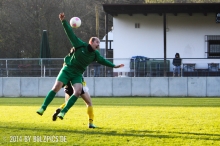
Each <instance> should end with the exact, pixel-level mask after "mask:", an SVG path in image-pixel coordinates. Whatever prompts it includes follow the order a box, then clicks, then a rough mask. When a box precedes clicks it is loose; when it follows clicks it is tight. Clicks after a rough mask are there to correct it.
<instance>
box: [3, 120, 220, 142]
mask: <svg viewBox="0 0 220 146" xmlns="http://www.w3.org/2000/svg"><path fill="white" fill-rule="evenodd" d="M2 125H7V126H2ZM28 126H29V127H24V126H22V125H21V124H17V125H16V127H11V126H9V125H8V123H4V122H0V131H6V130H7V131H16V135H17V132H18V131H19V132H22V133H24V135H25V133H30V132H28V131H33V134H34V133H42V132H45V133H47V134H48V135H54V134H55V133H60V134H63V133H65V135H69V136H70V135H72V134H79V135H103V136H123V137H149V138H160V139H161V138H171V139H173V138H181V139H195V140H212V141H219V140H220V134H210V133H199V132H174V131H151V130H124V131H123V132H121V131H120V132H118V131H115V130H111V129H110V128H108V129H105V128H95V129H89V128H88V129H80V130H76V129H65V128H63V129H62V128H61V129H54V127H47V128H41V127H40V125H38V126H36V125H35V126H33V125H28ZM70 128H71V127H70ZM51 133H52V134H51ZM13 134H14V133H11V135H13ZM0 135H1V134H0ZM4 136H5V135H4ZM30 136H31V135H30Z"/></svg>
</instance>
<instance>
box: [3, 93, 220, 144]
mask: <svg viewBox="0 0 220 146" xmlns="http://www.w3.org/2000/svg"><path fill="white" fill-rule="evenodd" d="M63 100H64V99H63V98H55V99H54V101H53V102H52V103H51V104H50V105H49V107H48V109H47V110H46V111H45V113H44V115H43V116H39V115H37V114H36V110H37V109H38V108H39V107H40V105H41V104H42V101H43V98H0V108H1V114H0V116H1V118H0V145H16V146H17V145H33V146H34V145H79V146H90V145H94V146H97V145H98V146H99V145H100V146H106V145H110V146H125V145H126V146H128V145H129V146H130V145H134V146H136V145H137V146H138V145H140V146H142V145H153V146H162V145H163V146H165V145H176V146H180V145H181V146H182V145H184V146H189V145H191V146H197V145H199V146H207V145H210V146H211V145H216V146H217V145H220V124H219V123H220V98H135V97H132V98H93V99H92V100H93V104H94V112H95V120H94V123H95V125H97V126H98V127H99V128H96V129H89V128H88V123H87V114H86V106H85V104H84V102H83V101H82V99H79V100H78V101H77V102H76V104H75V105H74V106H73V107H72V108H71V109H70V111H69V112H68V113H67V114H66V116H65V117H64V120H57V121H56V122H53V121H52V119H51V116H52V114H53V113H54V110H55V109H56V108H57V107H58V106H59V105H60V104H61V103H62V102H63ZM27 136H29V138H30V139H25V138H27ZM10 138H13V139H10ZM19 138H21V139H19ZM10 140H14V142H10ZM29 140H30V141H29Z"/></svg>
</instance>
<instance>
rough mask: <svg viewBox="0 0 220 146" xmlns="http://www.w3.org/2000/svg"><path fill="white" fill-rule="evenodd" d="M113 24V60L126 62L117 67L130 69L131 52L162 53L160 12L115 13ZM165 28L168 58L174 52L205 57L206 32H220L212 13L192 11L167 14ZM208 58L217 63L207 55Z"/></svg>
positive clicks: (181, 54)
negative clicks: (143, 13)
mask: <svg viewBox="0 0 220 146" xmlns="http://www.w3.org/2000/svg"><path fill="white" fill-rule="evenodd" d="M135 23H140V28H139V29H137V28H135ZM113 28H114V29H113V34H114V38H113V40H114V42H113V48H114V58H116V59H115V60H114V63H115V64H120V63H124V64H126V66H125V68H123V69H118V71H129V67H128V65H129V59H130V58H131V57H132V56H146V57H148V58H163V57H164V36H163V16H159V15H158V14H149V15H147V16H144V15H141V14H136V15H133V16H129V15H118V16H116V17H114V18H113ZM167 28H168V29H167V54H166V55H167V58H173V57H174V56H175V53H176V52H178V53H180V56H181V58H206V55H207V54H206V53H205V52H207V50H206V46H205V35H220V24H218V23H216V22H215V14H209V13H208V14H207V16H204V15H203V14H201V13H199V14H195V13H193V15H192V16H189V15H188V14H178V15H177V16H174V15H173V14H167ZM117 58H125V59H124V60H120V59H117ZM189 62H192V60H187V59H184V60H183V63H189ZM208 62H209V63H211V62H215V63H220V61H217V62H216V60H210V59H209V60H208ZM208 62H207V60H206V61H203V62H202V64H200V65H199V66H198V67H199V68H207V63H208ZM193 63H201V60H193ZM171 67H172V66H171ZM114 71H116V70H114Z"/></svg>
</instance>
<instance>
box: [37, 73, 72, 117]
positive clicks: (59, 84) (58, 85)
mask: <svg viewBox="0 0 220 146" xmlns="http://www.w3.org/2000/svg"><path fill="white" fill-rule="evenodd" d="M67 82H68V76H67V75H66V73H65V72H63V70H62V69H61V71H60V73H59V74H58V76H57V80H56V82H55V84H54V86H53V88H52V89H51V90H50V91H49V92H48V94H47V96H46V97H45V99H44V102H43V104H42V106H41V108H40V109H39V110H37V113H38V114H39V115H43V113H44V111H45V110H46V108H47V106H48V105H49V104H50V102H51V101H52V100H53V99H54V97H55V95H56V93H57V92H58V91H59V90H60V89H61V88H62V86H63V84H67Z"/></svg>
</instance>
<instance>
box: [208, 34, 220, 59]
mask: <svg viewBox="0 0 220 146" xmlns="http://www.w3.org/2000/svg"><path fill="white" fill-rule="evenodd" d="M205 38H206V39H205V41H206V53H207V58H220V35H207V36H206V37H205Z"/></svg>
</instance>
